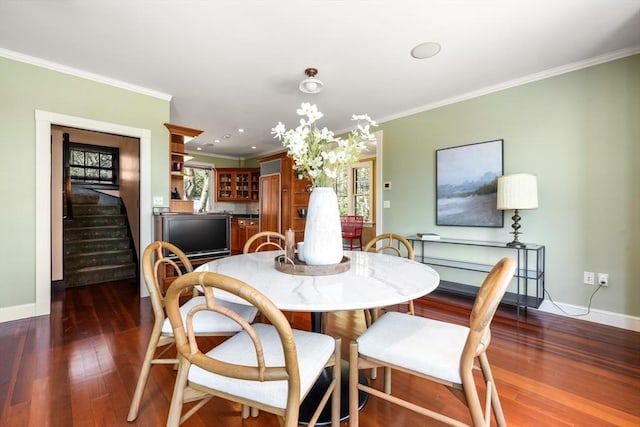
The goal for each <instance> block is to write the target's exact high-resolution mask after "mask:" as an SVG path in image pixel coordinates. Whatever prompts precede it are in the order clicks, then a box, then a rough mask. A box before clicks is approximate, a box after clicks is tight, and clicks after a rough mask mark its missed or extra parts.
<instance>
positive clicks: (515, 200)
mask: <svg viewBox="0 0 640 427" xmlns="http://www.w3.org/2000/svg"><path fill="white" fill-rule="evenodd" d="M537 207H538V179H537V178H536V176H535V175H529V174H526V173H517V174H513V175H504V176H501V177H499V178H498V203H497V208H498V209H501V210H507V209H536V208H537Z"/></svg>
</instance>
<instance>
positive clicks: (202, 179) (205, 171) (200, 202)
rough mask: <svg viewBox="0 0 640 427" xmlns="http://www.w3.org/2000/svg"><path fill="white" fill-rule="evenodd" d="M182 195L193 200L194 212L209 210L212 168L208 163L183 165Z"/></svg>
mask: <svg viewBox="0 0 640 427" xmlns="http://www.w3.org/2000/svg"><path fill="white" fill-rule="evenodd" d="M182 172H183V173H184V175H185V176H184V188H183V191H184V195H185V199H186V200H193V211H194V212H207V211H210V210H211V194H212V192H211V186H212V184H213V181H212V177H213V168H212V167H211V166H210V165H207V166H199V165H189V166H187V165H185V166H184V168H183V171H182Z"/></svg>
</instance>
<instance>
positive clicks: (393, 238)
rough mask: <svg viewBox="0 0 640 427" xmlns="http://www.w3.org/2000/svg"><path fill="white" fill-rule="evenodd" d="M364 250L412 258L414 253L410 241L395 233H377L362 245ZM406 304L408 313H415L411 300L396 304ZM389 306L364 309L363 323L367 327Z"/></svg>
mask: <svg viewBox="0 0 640 427" xmlns="http://www.w3.org/2000/svg"><path fill="white" fill-rule="evenodd" d="M363 250H364V251H365V252H378V253H385V254H390V255H397V256H399V257H404V258H408V259H414V258H415V253H414V251H413V246H412V245H411V243H410V242H409V241H408V240H407V239H406V238H404V237H403V236H401V235H399V234H395V233H384V234H378V235H377V236H375V237H374V238H373V239H371V240H370V241H369V242H367V244H366V245H365V246H364V249H363ZM403 305H404V306H407V308H406V312H407V313H409V314H415V309H414V306H413V301H407V302H406V303H404V304H402V303H401V304H398V305H397V306H398V307H400V306H403ZM389 309H390V307H381V308H378V309H371V310H365V323H366V325H367V327H369V326H370V325H371V323H372V322H373V321H375V319H376V318H377V317H378V313H379V311H380V310H382V311H387V310H389Z"/></svg>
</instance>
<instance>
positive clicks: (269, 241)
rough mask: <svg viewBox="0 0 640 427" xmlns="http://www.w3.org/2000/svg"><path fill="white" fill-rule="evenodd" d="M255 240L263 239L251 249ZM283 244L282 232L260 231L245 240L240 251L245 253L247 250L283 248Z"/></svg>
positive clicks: (257, 250)
mask: <svg viewBox="0 0 640 427" xmlns="http://www.w3.org/2000/svg"><path fill="white" fill-rule="evenodd" d="M257 240H264V241H263V242H260V243H259V244H258V245H257V246H256V247H255V248H253V249H252V248H251V246H252V245H253V243H254V242H255V241H257ZM284 246H285V237H284V235H283V234H280V233H278V232H277V231H261V232H259V233H256V234H254V235H253V236H251V237H249V239H248V240H247V242H246V243H245V244H244V247H243V248H242V253H244V254H247V253H249V252H260V251H265V250H267V251H274V250H284Z"/></svg>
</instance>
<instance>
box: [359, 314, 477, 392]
mask: <svg viewBox="0 0 640 427" xmlns="http://www.w3.org/2000/svg"><path fill="white" fill-rule="evenodd" d="M468 334H469V328H467V327H465V326H460V325H454V324H451V323H446V322H440V321H438V320H432V319H427V318H424V317H420V316H412V315H409V314H405V313H397V312H388V313H385V314H383V315H382V316H380V318H379V319H378V320H376V321H375V322H374V323H373V325H371V327H369V329H367V330H366V331H365V332H364V333H363V334H362V335H360V337H359V338H358V340H357V341H358V351H359V352H360V354H361V355H363V356H366V357H370V358H373V359H377V360H380V361H382V362H385V363H389V364H392V365H397V366H401V367H404V368H406V369H410V370H412V371H416V372H419V373H422V374H425V375H429V376H431V377H435V378H440V379H443V380H447V381H451V382H452V383H456V384H462V379H461V377H460V357H461V356H462V350H463V348H464V344H465V341H466V339H467V335H468Z"/></svg>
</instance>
